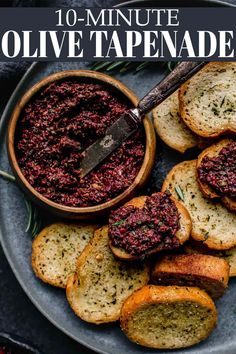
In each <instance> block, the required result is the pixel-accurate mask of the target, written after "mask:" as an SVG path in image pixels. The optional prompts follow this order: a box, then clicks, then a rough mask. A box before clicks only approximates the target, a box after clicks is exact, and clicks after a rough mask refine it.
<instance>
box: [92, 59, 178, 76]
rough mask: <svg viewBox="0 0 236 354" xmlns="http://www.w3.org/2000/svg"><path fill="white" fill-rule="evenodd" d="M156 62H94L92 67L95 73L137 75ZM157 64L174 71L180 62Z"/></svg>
mask: <svg viewBox="0 0 236 354" xmlns="http://www.w3.org/2000/svg"><path fill="white" fill-rule="evenodd" d="M153 63H154V62H150V61H142V62H140V61H139V62H133V61H98V62H94V63H93V64H92V66H91V67H90V69H91V70H95V71H108V72H109V71H118V72H120V73H126V72H134V73H137V72H139V71H142V70H144V69H146V68H147V67H148V66H150V65H151V64H153ZM156 64H159V65H162V66H164V67H165V68H166V69H167V70H168V71H172V70H173V69H174V67H175V66H176V65H177V64H178V62H172V61H167V62H156Z"/></svg>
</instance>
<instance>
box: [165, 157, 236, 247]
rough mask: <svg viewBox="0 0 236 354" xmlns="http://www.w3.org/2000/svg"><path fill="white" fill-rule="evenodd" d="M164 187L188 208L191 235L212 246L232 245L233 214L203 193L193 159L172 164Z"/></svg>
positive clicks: (235, 224)
mask: <svg viewBox="0 0 236 354" xmlns="http://www.w3.org/2000/svg"><path fill="white" fill-rule="evenodd" d="M167 190H168V191H169V192H170V193H171V194H172V195H173V196H174V197H175V198H178V199H179V202H180V203H181V204H183V205H184V206H185V207H186V209H187V210H188V212H189V214H190V216H191V219H192V231H191V236H192V238H193V239H195V240H196V241H202V242H203V243H204V244H206V245H207V246H208V247H209V248H212V249H216V250H217V249H218V250H224V249H230V248H232V247H234V246H236V215H235V214H234V213H233V212H230V211H229V210H227V209H226V208H225V207H224V206H223V205H222V204H221V203H217V202H214V201H212V200H210V199H208V198H206V197H204V195H203V194H202V192H201V190H200V187H199V184H198V181H197V171H196V160H192V161H184V162H181V163H179V164H178V165H176V166H175V167H173V168H172V170H171V171H170V172H169V173H168V175H167V177H166V179H165V181H164V183H163V186H162V191H163V192H164V191H167Z"/></svg>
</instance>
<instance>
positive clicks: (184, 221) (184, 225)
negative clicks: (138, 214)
mask: <svg viewBox="0 0 236 354" xmlns="http://www.w3.org/2000/svg"><path fill="white" fill-rule="evenodd" d="M146 198H147V197H146V196H140V197H136V198H133V199H131V200H130V201H129V202H127V203H126V204H125V205H124V206H128V205H132V206H134V207H136V208H141V209H142V208H143V207H144V204H145V201H146ZM171 199H172V201H173V202H174V203H175V205H176V207H177V209H178V212H179V215H180V219H179V223H180V228H179V230H178V231H177V232H176V235H175V236H176V237H177V238H178V239H179V243H180V245H182V244H183V243H184V242H186V241H187V240H188V239H189V236H190V233H191V228H192V222H191V218H190V215H189V213H188V211H187V209H186V208H185V207H184V206H183V205H182V204H181V203H179V202H178V200H177V199H176V198H174V197H172V196H171ZM109 245H110V247H111V250H112V252H113V253H114V255H115V256H116V257H117V258H119V259H121V260H124V261H133V260H137V259H142V258H143V256H133V255H131V254H130V253H128V252H126V251H125V250H124V249H121V248H118V247H115V246H113V245H112V242H111V241H110V242H109ZM160 250H163V248H162V245H160V246H157V247H156V248H154V249H152V250H150V251H149V252H148V253H147V254H145V256H147V255H151V254H153V253H157V252H159V251H160Z"/></svg>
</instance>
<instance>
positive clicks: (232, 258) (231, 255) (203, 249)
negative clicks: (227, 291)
mask: <svg viewBox="0 0 236 354" xmlns="http://www.w3.org/2000/svg"><path fill="white" fill-rule="evenodd" d="M184 251H185V252H186V253H187V254H208V255H212V256H215V257H220V258H223V259H224V260H225V261H226V262H227V263H228V264H229V276H230V277H235V276H236V247H234V248H231V249H229V250H225V251H216V250H212V249H210V248H208V247H207V246H206V245H204V244H203V243H202V242H198V241H194V240H191V241H189V242H186V243H185V244H184Z"/></svg>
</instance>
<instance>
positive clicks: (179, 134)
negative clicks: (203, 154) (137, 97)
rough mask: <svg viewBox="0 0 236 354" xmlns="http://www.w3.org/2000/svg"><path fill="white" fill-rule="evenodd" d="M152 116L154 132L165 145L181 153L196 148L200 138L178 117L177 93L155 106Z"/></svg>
mask: <svg viewBox="0 0 236 354" xmlns="http://www.w3.org/2000/svg"><path fill="white" fill-rule="evenodd" d="M152 115H153V123H154V126H155V129H156V132H157V134H158V135H159V137H160V138H161V139H162V140H163V141H164V143H165V144H166V145H168V146H170V147H171V148H172V149H175V150H177V151H179V152H181V153H184V152H185V151H186V150H188V149H190V148H192V147H196V146H198V144H199V139H200V138H199V137H198V136H197V135H195V134H194V133H192V131H191V130H190V129H189V128H188V127H187V125H186V124H185V123H184V121H183V120H182V118H181V117H180V113H179V98H178V91H175V92H174V93H173V94H172V95H171V96H169V97H168V98H167V99H166V100H165V101H163V102H162V103H161V104H160V105H159V106H157V107H156V108H155V109H154V110H153V111H152Z"/></svg>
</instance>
